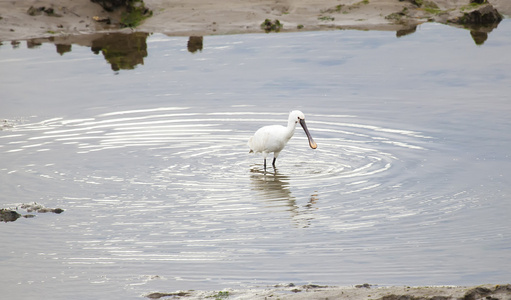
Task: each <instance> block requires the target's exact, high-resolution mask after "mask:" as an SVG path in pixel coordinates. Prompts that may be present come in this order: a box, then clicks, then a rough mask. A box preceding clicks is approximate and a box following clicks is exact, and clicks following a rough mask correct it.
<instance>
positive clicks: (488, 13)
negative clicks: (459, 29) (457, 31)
mask: <svg viewBox="0 0 511 300" xmlns="http://www.w3.org/2000/svg"><path fill="white" fill-rule="evenodd" d="M449 21H450V22H453V23H457V24H477V25H489V24H495V23H497V24H498V23H499V22H500V21H502V15H501V14H500V13H499V12H498V11H497V9H496V8H495V7H493V5H491V4H489V3H487V4H483V5H479V6H474V7H473V8H472V9H470V10H468V11H464V12H463V15H462V16H459V17H455V18H453V19H450V20H449Z"/></svg>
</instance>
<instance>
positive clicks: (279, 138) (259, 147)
mask: <svg viewBox="0 0 511 300" xmlns="http://www.w3.org/2000/svg"><path fill="white" fill-rule="evenodd" d="M298 122H300V125H301V126H302V128H303V130H304V131H305V134H306V135H307V138H308V139H309V146H310V147H311V148H312V149H316V148H317V147H318V145H317V144H316V143H315V142H314V140H313V139H312V137H311V135H310V133H309V130H308V129H307V125H305V115H304V114H303V113H302V112H301V111H299V110H293V111H292V112H291V113H290V114H289V118H288V120H287V127H284V126H281V125H270V126H264V127H261V128H259V129H258V130H257V131H256V132H255V134H254V136H252V137H250V139H249V140H248V146H249V147H250V152H249V153H252V152H255V153H262V154H263V157H264V170H265V171H266V157H267V156H268V154H269V153H271V152H273V163H272V165H273V168H274V169H275V160H277V157H278V156H279V153H280V151H282V149H284V147H285V146H286V144H287V142H288V141H289V140H290V139H291V137H292V136H293V134H294V133H295V128H296V124H297V123H298Z"/></svg>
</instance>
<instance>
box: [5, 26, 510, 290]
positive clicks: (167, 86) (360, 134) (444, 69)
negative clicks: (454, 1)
mask: <svg viewBox="0 0 511 300" xmlns="http://www.w3.org/2000/svg"><path fill="white" fill-rule="evenodd" d="M187 40H188V39H187V38H181V37H167V36H164V35H158V34H156V35H151V36H149V37H148V38H147V51H146V53H145V54H143V55H141V56H140V57H138V58H136V59H135V61H136V63H135V66H132V67H131V68H133V69H132V70H126V68H124V67H122V66H123V64H122V63H119V64H118V65H116V66H114V67H112V66H111V65H110V63H109V62H107V60H105V57H104V55H102V54H101V53H99V54H97V55H96V54H94V53H93V51H91V49H90V48H88V47H82V46H77V45H73V46H72V51H71V52H66V53H64V54H63V55H59V54H58V53H56V49H55V45H53V44H49V43H44V44H42V45H41V46H39V47H36V48H35V49H28V48H27V47H26V46H25V44H24V43H22V44H21V45H20V46H19V47H18V48H16V49H13V48H12V47H11V45H8V44H5V43H4V45H3V46H1V47H0V66H1V68H0V78H1V83H0V99H1V100H0V118H2V119H3V121H2V122H3V125H2V126H3V127H2V130H1V131H0V191H1V194H0V204H1V205H0V208H15V207H16V206H18V205H20V204H21V203H31V202H37V203H40V204H43V205H44V206H46V207H50V208H56V207H59V208H62V209H64V210H65V212H64V213H62V214H52V213H36V217H35V218H28V219H26V218H20V219H18V220H17V221H15V222H9V223H2V224H0V240H1V241H2V246H1V250H0V271H2V274H3V275H2V276H0V287H1V288H2V295H3V296H5V297H6V299H7V298H8V299H14V298H16V299H38V298H40V297H41V295H44V296H45V297H46V298H51V299H121V298H122V299H140V297H141V296H142V295H145V294H148V293H150V292H154V291H159V292H171V291H176V290H186V289H196V290H197V289H223V288H225V287H252V286H266V285H272V284H276V283H289V282H293V283H295V284H299V283H308V282H312V283H320V284H329V285H352V284H360V283H364V282H369V283H371V284H380V285H387V284H392V285H430V284H462V285H468V284H481V283H505V282H508V281H509V278H511V277H510V276H511V271H510V269H509V265H510V263H511V251H510V250H511V249H510V245H511V235H510V233H509V232H510V228H511V218H510V217H509V215H510V213H511V209H510V207H511V206H510V205H511V196H510V195H511V172H510V170H511V157H510V155H511V153H510V149H511V118H510V116H511V99H510V95H511V71H510V70H511V58H510V56H509V53H511V22H509V21H508V20H506V21H504V22H502V23H501V24H500V25H499V27H498V28H497V29H495V30H494V31H493V32H491V33H490V35H489V38H488V40H487V41H486V42H485V43H484V45H482V46H477V45H475V44H474V41H473V40H472V39H471V37H470V34H469V32H468V31H465V30H461V29H455V28H450V27H446V26H442V25H436V24H425V25H422V26H420V27H419V28H418V30H417V32H415V33H414V34H412V35H409V36H405V37H401V38H396V37H395V33H392V32H373V31H371V32H361V31H331V32H312V33H293V34H261V35H231V36H212V37H205V38H204V47H203V49H202V51H197V52H195V53H193V54H192V53H190V52H189V51H187V46H186V45H187ZM96 53H98V51H96ZM109 61H111V60H109ZM113 70H115V71H113ZM292 109H300V110H302V111H303V112H304V113H305V115H306V120H307V124H308V127H309V130H310V131H311V134H312V136H313V137H314V139H315V141H316V142H317V143H318V149H317V150H312V149H310V148H309V147H308V144H307V139H306V137H305V134H304V133H303V131H301V129H300V128H297V131H296V134H295V137H294V138H293V139H292V140H291V141H290V142H289V144H288V146H287V147H286V149H285V150H284V151H283V152H282V153H281V155H280V157H279V160H278V161H277V171H276V172H275V173H273V172H271V173H267V174H264V173H263V172H262V163H263V161H262V158H261V157H260V156H254V155H252V154H248V147H247V146H246V141H247V139H248V138H249V137H250V136H251V134H252V133H253V132H254V131H255V130H256V129H258V128H259V127H260V126H263V125H269V124H283V125H284V124H285V123H286V120H287V114H288V112H289V111H290V110H292ZM19 212H20V213H22V214H26V213H27V212H26V211H24V210H22V209H19Z"/></svg>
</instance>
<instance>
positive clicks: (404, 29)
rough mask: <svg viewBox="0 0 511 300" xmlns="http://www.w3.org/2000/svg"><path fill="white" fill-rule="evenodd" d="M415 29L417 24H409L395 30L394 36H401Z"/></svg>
mask: <svg viewBox="0 0 511 300" xmlns="http://www.w3.org/2000/svg"><path fill="white" fill-rule="evenodd" d="M416 30H417V26H415V25H414V26H410V27H406V28H403V29H400V30H398V31H396V37H402V36H405V35H409V34H412V33H414V32H415V31H416Z"/></svg>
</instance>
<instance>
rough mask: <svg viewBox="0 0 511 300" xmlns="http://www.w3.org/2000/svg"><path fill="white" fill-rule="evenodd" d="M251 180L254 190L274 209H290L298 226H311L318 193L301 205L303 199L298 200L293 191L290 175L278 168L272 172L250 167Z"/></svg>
mask: <svg viewBox="0 0 511 300" xmlns="http://www.w3.org/2000/svg"><path fill="white" fill-rule="evenodd" d="M250 180H251V184H252V190H253V191H255V192H256V195H257V196H258V198H260V199H261V200H263V201H264V203H265V204H266V206H267V207H269V208H271V209H272V210H274V211H289V213H290V218H291V220H293V223H294V224H295V225H296V226H298V227H302V228H305V227H309V226H310V222H311V220H312V219H313V218H314V216H313V214H312V211H311V210H312V209H313V208H314V205H315V204H316V202H317V201H318V195H317V194H313V195H311V196H310V199H308V202H306V203H303V205H300V204H299V202H301V201H298V200H297V199H296V197H294V196H293V194H292V192H291V189H290V184H289V176H287V175H284V174H280V173H279V172H278V170H277V169H274V172H273V173H271V172H267V171H264V169H259V168H256V167H253V168H251V169H250Z"/></svg>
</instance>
